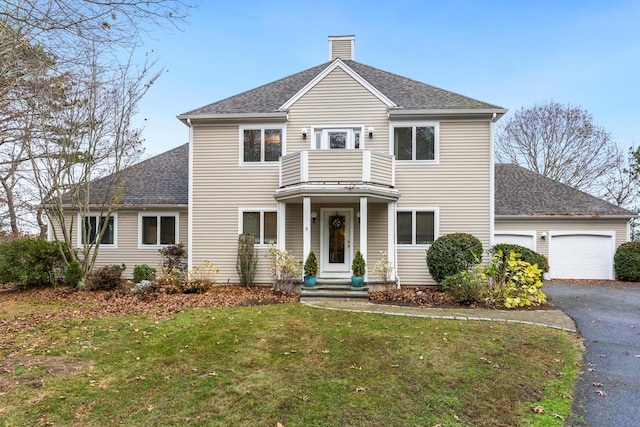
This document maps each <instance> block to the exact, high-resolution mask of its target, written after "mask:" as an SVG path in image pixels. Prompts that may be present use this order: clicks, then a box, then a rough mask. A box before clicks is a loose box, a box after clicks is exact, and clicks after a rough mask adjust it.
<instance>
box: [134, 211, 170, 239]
mask: <svg viewBox="0 0 640 427" xmlns="http://www.w3.org/2000/svg"><path fill="white" fill-rule="evenodd" d="M178 218H179V215H178V214H177V213H158V214H156V213H150V212H141V213H139V214H138V229H139V230H140V231H139V239H140V240H139V242H140V246H141V247H144V246H153V247H158V246H165V245H173V244H176V243H177V242H178V227H179V221H178Z"/></svg>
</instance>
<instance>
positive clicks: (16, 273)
mask: <svg viewBox="0 0 640 427" xmlns="http://www.w3.org/2000/svg"><path fill="white" fill-rule="evenodd" d="M65 269H66V265H65V262H64V259H63V257H62V254H61V253H60V249H59V247H58V244H57V243H56V242H47V241H46V240H43V239H31V238H24V239H16V240H10V241H7V242H5V243H2V244H0V282H1V283H15V284H16V285H17V286H18V287H20V288H27V287H32V286H41V285H55V284H57V283H58V281H59V278H61V277H60V276H62V274H63V273H64V270H65Z"/></svg>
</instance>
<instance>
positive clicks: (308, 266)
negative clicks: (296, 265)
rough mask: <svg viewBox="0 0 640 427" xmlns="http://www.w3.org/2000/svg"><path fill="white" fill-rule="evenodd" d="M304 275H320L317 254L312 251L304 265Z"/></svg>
mask: <svg viewBox="0 0 640 427" xmlns="http://www.w3.org/2000/svg"><path fill="white" fill-rule="evenodd" d="M304 275H305V276H307V277H315V276H317V275H318V259H317V258H316V254H315V253H314V252H313V251H311V252H309V256H308V257H307V260H306V261H305V263H304Z"/></svg>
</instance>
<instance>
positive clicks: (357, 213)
mask: <svg viewBox="0 0 640 427" xmlns="http://www.w3.org/2000/svg"><path fill="white" fill-rule="evenodd" d="M356 218H358V223H360V212H356Z"/></svg>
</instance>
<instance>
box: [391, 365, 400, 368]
mask: <svg viewBox="0 0 640 427" xmlns="http://www.w3.org/2000/svg"><path fill="white" fill-rule="evenodd" d="M391 367H392V368H399V367H400V365H391Z"/></svg>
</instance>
